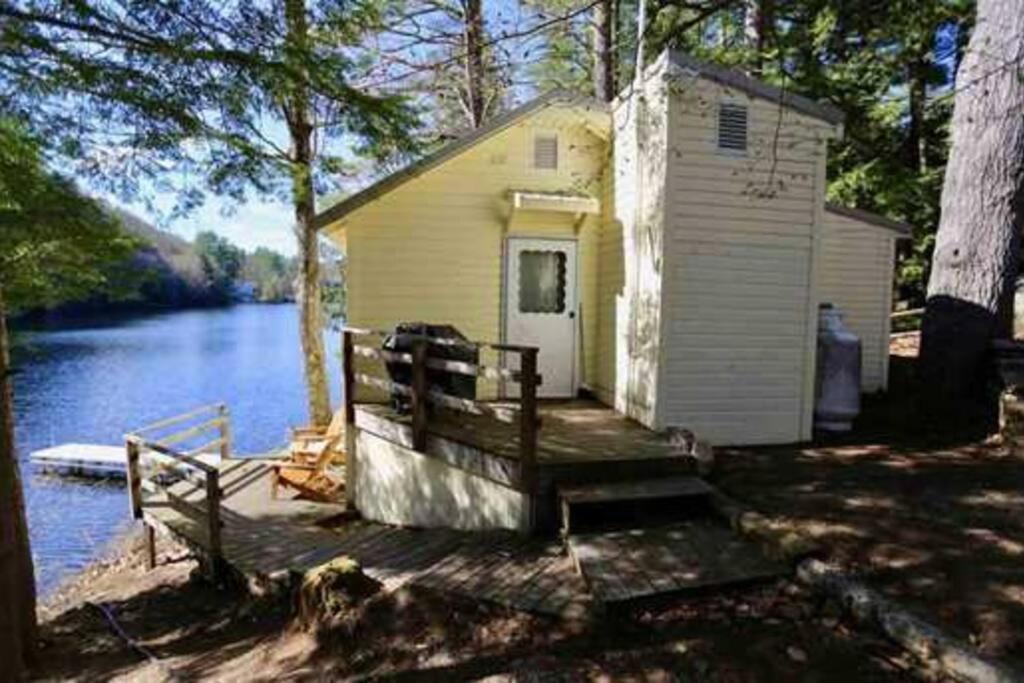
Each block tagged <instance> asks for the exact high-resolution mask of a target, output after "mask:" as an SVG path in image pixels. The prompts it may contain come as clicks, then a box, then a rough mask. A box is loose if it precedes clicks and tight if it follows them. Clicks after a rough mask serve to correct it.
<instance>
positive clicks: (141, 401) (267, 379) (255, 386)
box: [14, 305, 340, 592]
mask: <svg viewBox="0 0 1024 683" xmlns="http://www.w3.org/2000/svg"><path fill="white" fill-rule="evenodd" d="M19 340H20V344H19V348H18V349H17V351H16V354H15V363H16V366H17V369H18V373H17V375H16V376H15V380H14V387H15V403H14V411H15V421H16V424H17V441H18V453H19V458H20V460H21V464H22V473H23V476H24V481H25V485H26V497H27V505H28V518H29V527H30V530H31V535H32V549H33V553H34V555H35V561H36V573H37V580H38V583H39V586H40V590H41V591H43V592H45V591H47V590H49V589H51V588H52V587H53V586H54V585H55V583H56V582H58V581H59V580H60V578H61V577H63V576H65V575H66V574H67V573H68V572H71V571H74V570H75V569H77V568H80V567H81V566H83V565H84V564H86V563H87V562H88V561H89V560H90V559H91V558H92V557H94V556H95V554H96V553H97V552H99V551H101V550H102V548H103V546H104V545H105V544H106V543H107V542H109V540H110V539H111V538H112V536H113V535H114V534H115V533H116V532H117V531H118V529H119V528H123V527H124V526H125V525H126V524H127V523H128V515H127V509H128V503H127V501H126V498H125V494H124V490H123V488H122V487H121V486H120V485H117V484H99V485H97V484H88V483H85V482H73V481H69V480H62V479H59V478H57V477H52V476H44V475H38V474H35V473H34V472H33V471H32V468H31V466H30V465H29V464H28V454H29V453H30V452H31V451H32V450H34V449H37V448H43V447H45V446H50V445H54V444H59V443H64V442H70V441H78V442H87V443H109V444H117V443H120V441H121V437H122V435H123V434H124V432H125V431H127V430H129V429H131V428H133V427H137V426H140V425H142V424H145V423H146V422H151V421H154V420H158V419H160V418H162V417H166V416H169V415H173V414H175V413H180V412H184V411H186V410H188V409H190V408H192V407H195V406H199V405H201V404H206V403H213V402H218V401H224V402H226V403H227V404H228V406H229V407H230V409H231V415H232V427H233V431H234V434H233V436H234V439H235V450H236V452H239V453H259V452H265V451H268V450H270V449H273V448H275V447H278V446H280V445H282V444H283V443H284V441H285V434H286V431H287V428H288V426H289V425H294V424H301V423H304V422H305V398H304V390H303V383H302V368H301V355H300V350H299V341H298V321H297V310H296V308H295V307H294V306H259V305H250V306H236V307H233V308H227V309H219V310H209V311H187V312H181V313H169V314H160V315H152V316H145V317H134V318H119V319H104V320H94V321H89V322H84V323H78V324H76V325H75V326H74V327H63V328H61V329H47V330H37V331H33V332H27V333H24V334H22V335H20V336H19ZM339 342H340V340H339V337H338V335H336V334H331V335H328V336H327V343H328V350H329V353H328V356H329V359H330V366H329V368H328V369H329V372H330V376H331V378H332V382H331V384H332V387H331V388H332V391H334V392H337V390H338V388H339V386H338V385H339V381H338V380H337V378H338V377H339V369H338V361H337V359H338V347H339ZM335 400H337V395H335Z"/></svg>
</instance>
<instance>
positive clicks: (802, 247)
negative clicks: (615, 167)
mask: <svg viewBox="0 0 1024 683" xmlns="http://www.w3.org/2000/svg"><path fill="white" fill-rule="evenodd" d="M673 89H674V97H673V98H672V99H671V101H670V104H669V121H670V124H669V130H670V134H669V146H668V151H667V156H668V160H669V167H668V176H667V183H668V191H667V202H666V207H665V212H666V219H665V220H666V226H667V227H666V231H665V232H666V237H665V265H664V269H665V286H664V295H663V307H664V315H663V319H664V320H665V324H664V330H663V334H664V348H665V353H664V359H663V369H662V377H661V380H660V381H661V382H662V383H663V384H664V387H665V388H664V391H663V392H661V395H660V397H659V401H660V410H659V416H660V422H661V424H662V425H666V426H667V425H678V426H684V427H688V428H690V429H693V430H694V431H695V432H697V433H698V434H700V435H701V436H702V438H707V439H709V440H711V441H712V443H716V444H741V443H773V442H774V443H783V442H791V441H797V440H800V439H802V438H805V437H806V436H807V434H805V425H804V424H803V414H804V407H805V405H806V401H807V397H806V393H807V389H806V387H807V386H808V385H809V383H808V382H807V373H808V368H809V364H808V363H807V354H808V353H813V349H809V348H808V347H809V346H810V343H809V335H808V330H809V325H810V324H811V322H812V321H810V320H809V315H808V312H809V310H811V308H812V301H811V297H812V296H813V288H812V283H811V279H812V259H813V254H814V249H813V239H814V235H815V217H816V211H815V207H816V203H818V202H821V201H823V196H822V192H821V187H822V182H821V180H822V179H819V178H818V175H819V174H821V173H822V172H823V167H822V166H821V165H820V164H819V161H820V159H821V158H822V156H823V155H824V153H825V140H826V138H827V136H828V135H829V134H830V132H831V129H830V128H829V127H828V126H826V125H824V124H822V123H821V122H819V121H816V120H814V119H811V118H809V117H805V116H802V115H800V114H798V113H796V112H794V111H792V110H788V109H786V110H782V111H781V116H782V118H781V120H780V108H779V106H778V105H773V104H771V103H768V102H765V101H762V100H756V99H752V98H749V97H747V96H746V95H743V94H741V93H735V92H729V91H727V90H726V89H725V88H723V87H722V86H719V85H718V84H716V83H713V82H710V81H705V80H687V81H685V82H682V83H677V84H675V85H674V86H673ZM721 101H731V102H738V103H743V104H746V105H747V106H748V108H749V121H750V134H749V135H750V149H749V151H748V153H747V154H745V155H742V156H740V155H735V154H729V153H723V152H720V151H719V150H717V148H716V122H717V105H718V103H719V102H721ZM776 130H778V131H779V132H780V135H779V138H778V142H777V143H776V142H775V141H774V138H775V133H776Z"/></svg>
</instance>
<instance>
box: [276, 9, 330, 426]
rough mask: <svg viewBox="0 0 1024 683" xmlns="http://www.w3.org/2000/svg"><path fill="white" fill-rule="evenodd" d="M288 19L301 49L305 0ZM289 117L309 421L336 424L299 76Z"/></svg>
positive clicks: (309, 132)
mask: <svg viewBox="0 0 1024 683" xmlns="http://www.w3.org/2000/svg"><path fill="white" fill-rule="evenodd" d="M285 21H286V23H287V28H288V39H289V40H290V41H293V42H294V43H296V44H297V45H298V46H300V47H302V46H304V44H305V43H306V41H307V39H308V35H309V34H308V31H309V27H308V25H307V22H306V3H305V1H304V0H287V2H286V4H285ZM287 119H288V132H289V134H290V136H291V157H292V158H291V164H292V200H293V202H294V204H295V236H296V238H297V240H298V243H299V283H298V285H299V287H298V299H299V337H300V340H301V343H302V357H303V368H304V370H305V376H306V400H307V403H308V407H309V419H310V421H311V422H313V423H314V424H321V425H322V424H327V423H328V422H330V421H331V395H330V391H329V390H328V387H327V369H326V365H325V359H326V353H325V351H324V337H323V314H322V312H321V300H320V242H319V239H318V236H317V230H316V227H315V225H314V218H315V217H316V198H315V195H314V191H313V143H312V139H313V126H312V123H311V122H310V112H309V89H308V87H307V85H306V84H305V83H303V82H302V78H301V76H297V77H296V82H295V84H294V87H293V88H292V92H291V96H290V98H289V102H288V107H287Z"/></svg>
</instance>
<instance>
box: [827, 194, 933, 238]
mask: <svg viewBox="0 0 1024 683" xmlns="http://www.w3.org/2000/svg"><path fill="white" fill-rule="evenodd" d="M825 210H826V211H828V212H829V213H834V214H836V215H837V216H842V217H843V218H850V219H852V220H855V221H860V222H861V223H868V224H870V225H874V226H876V227H879V228H885V229H886V230H891V231H892V232H894V233H896V234H895V235H894V237H896V238H897V239H909V238H910V236H911V235H912V234H913V232H914V229H913V227H912V226H910V225H908V224H907V223H903V222H902V221H895V220H893V219H891V218H886V217H885V216H882V215H880V214H877V213H871V212H870V211H865V210H864V209H854V208H851V207H849V206H842V205H840V204H833V203H832V202H825Z"/></svg>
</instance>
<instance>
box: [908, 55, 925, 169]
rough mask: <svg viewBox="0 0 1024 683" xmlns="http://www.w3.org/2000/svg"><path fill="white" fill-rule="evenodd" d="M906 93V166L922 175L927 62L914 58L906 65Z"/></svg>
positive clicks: (919, 57) (920, 57)
mask: <svg viewBox="0 0 1024 683" xmlns="http://www.w3.org/2000/svg"><path fill="white" fill-rule="evenodd" d="M907 93H908V100H909V105H910V106H909V109H910V118H909V120H908V121H907V140H906V145H905V148H904V150H905V151H904V156H905V158H906V164H907V166H908V167H909V168H912V169H913V170H914V172H915V173H924V172H925V170H926V168H925V162H926V160H927V156H926V155H925V134H924V124H925V108H926V106H927V102H928V62H927V61H926V60H925V58H924V57H922V56H916V57H914V58H913V59H912V60H910V63H909V64H908V65H907Z"/></svg>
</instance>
